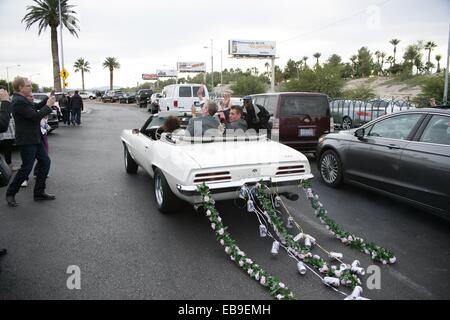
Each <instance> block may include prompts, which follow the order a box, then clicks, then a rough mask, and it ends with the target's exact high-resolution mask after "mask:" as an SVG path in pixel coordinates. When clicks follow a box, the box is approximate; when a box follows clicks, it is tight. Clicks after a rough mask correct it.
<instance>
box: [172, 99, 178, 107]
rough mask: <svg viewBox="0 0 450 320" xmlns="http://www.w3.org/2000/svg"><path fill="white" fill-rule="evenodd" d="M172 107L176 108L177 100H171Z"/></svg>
mask: <svg viewBox="0 0 450 320" xmlns="http://www.w3.org/2000/svg"><path fill="white" fill-rule="evenodd" d="M173 107H174V108H178V100H173Z"/></svg>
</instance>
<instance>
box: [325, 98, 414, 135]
mask: <svg viewBox="0 0 450 320" xmlns="http://www.w3.org/2000/svg"><path fill="white" fill-rule="evenodd" d="M330 108H331V116H332V117H333V119H334V123H335V124H336V125H337V126H338V127H340V128H342V129H344V130H348V129H351V128H355V127H359V126H361V125H363V124H365V123H367V122H369V121H372V120H374V119H376V118H378V117H381V116H384V115H385V114H390V113H394V112H399V111H404V110H409V109H413V108H414V106H413V105H411V104H410V103H409V102H407V101H400V100H381V99H375V100H368V101H364V100H340V99H338V100H333V101H331V103H330Z"/></svg>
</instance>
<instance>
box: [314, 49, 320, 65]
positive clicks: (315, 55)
mask: <svg viewBox="0 0 450 320" xmlns="http://www.w3.org/2000/svg"><path fill="white" fill-rule="evenodd" d="M321 55H322V54H321V53H319V52H316V53H314V54H313V57H314V58H316V66H318V65H319V58H320V56H321Z"/></svg>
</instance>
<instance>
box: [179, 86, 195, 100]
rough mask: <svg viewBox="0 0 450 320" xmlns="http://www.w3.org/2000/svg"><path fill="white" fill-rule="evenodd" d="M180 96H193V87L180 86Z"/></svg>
mask: <svg viewBox="0 0 450 320" xmlns="http://www.w3.org/2000/svg"><path fill="white" fill-rule="evenodd" d="M179 97H180V98H187V97H192V87H180V88H179Z"/></svg>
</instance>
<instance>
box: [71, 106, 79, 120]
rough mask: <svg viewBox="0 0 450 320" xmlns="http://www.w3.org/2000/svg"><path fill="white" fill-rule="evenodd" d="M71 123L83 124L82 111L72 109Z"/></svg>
mask: <svg viewBox="0 0 450 320" xmlns="http://www.w3.org/2000/svg"><path fill="white" fill-rule="evenodd" d="M70 121H71V122H72V123H76V124H81V109H80V108H76V109H72V112H71V116H70Z"/></svg>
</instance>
